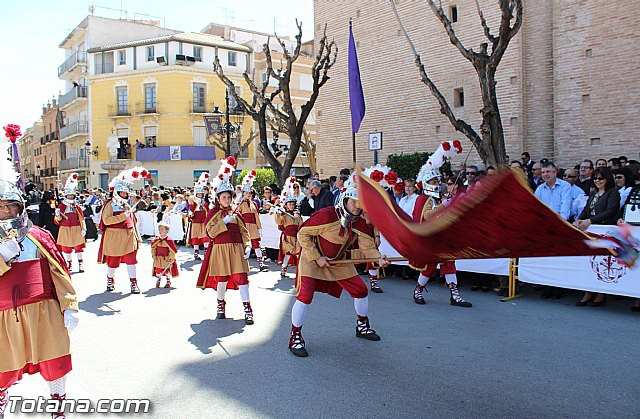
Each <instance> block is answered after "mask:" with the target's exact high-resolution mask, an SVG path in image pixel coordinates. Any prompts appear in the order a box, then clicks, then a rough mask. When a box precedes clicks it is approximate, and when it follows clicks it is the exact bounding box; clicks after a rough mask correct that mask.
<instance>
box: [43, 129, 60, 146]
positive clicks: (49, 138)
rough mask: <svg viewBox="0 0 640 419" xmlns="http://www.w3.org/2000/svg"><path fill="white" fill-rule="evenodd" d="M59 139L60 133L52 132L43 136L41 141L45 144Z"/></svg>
mask: <svg viewBox="0 0 640 419" xmlns="http://www.w3.org/2000/svg"><path fill="white" fill-rule="evenodd" d="M43 139H44V142H43ZM57 139H58V133H57V132H51V133H49V134H47V135H45V136H44V137H43V138H41V139H40V143H41V144H43V145H44V144H47V143H50V142H52V141H55V140H57Z"/></svg>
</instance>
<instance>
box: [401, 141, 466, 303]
mask: <svg viewBox="0 0 640 419" xmlns="http://www.w3.org/2000/svg"><path fill="white" fill-rule="evenodd" d="M458 149H459V150H460V151H461V146H458V147H456V146H455V145H454V144H453V143H452V142H445V143H443V144H441V145H440V147H438V150H436V152H435V153H433V154H432V155H431V156H430V157H429V160H427V162H426V163H425V164H424V165H423V166H422V167H421V168H420V172H419V173H418V177H417V178H416V182H417V185H418V188H421V189H422V194H421V195H420V196H419V197H418V198H417V199H416V203H415V206H414V208H413V219H414V220H416V221H420V222H422V221H424V219H425V218H427V215H428V213H429V211H432V210H434V209H435V208H436V207H437V206H438V205H440V204H442V195H441V194H442V193H444V192H445V190H446V186H444V187H443V186H441V185H440V171H439V170H438V169H439V168H440V166H442V164H443V163H444V159H445V158H447V157H449V156H451V155H453V154H455V153H456V152H458ZM411 265H412V267H414V268H415V269H417V270H419V271H420V276H419V277H418V283H417V284H416V288H415V289H414V291H413V300H414V302H415V303H416V304H425V303H426V302H425V300H424V297H423V292H424V291H425V287H426V285H427V281H428V280H429V278H432V277H434V276H435V273H436V268H437V265H438V264H437V263H429V264H427V265H426V266H416V264H415V263H413V264H411ZM440 273H441V274H444V277H445V279H446V281H447V284H448V285H449V292H450V293H451V298H450V303H451V305H452V306H458V307H471V306H472V304H471V303H470V302H468V301H465V300H464V299H463V298H462V297H461V296H460V290H459V289H458V278H457V276H456V264H455V261H452V260H450V261H446V262H443V263H441V264H440Z"/></svg>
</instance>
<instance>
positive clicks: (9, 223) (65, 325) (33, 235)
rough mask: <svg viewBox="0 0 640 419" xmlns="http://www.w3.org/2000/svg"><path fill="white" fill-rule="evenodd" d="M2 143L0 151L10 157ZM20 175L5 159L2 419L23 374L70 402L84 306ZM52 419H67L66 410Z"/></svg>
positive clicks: (1, 183) (0, 277)
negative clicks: (73, 335) (75, 339)
mask: <svg viewBox="0 0 640 419" xmlns="http://www.w3.org/2000/svg"><path fill="white" fill-rule="evenodd" d="M5 145H6V140H4V141H3V140H2V139H0V150H1V151H2V152H3V153H4V152H5V151H6V146H5ZM18 179H19V175H18V173H17V172H16V171H15V170H14V167H13V164H12V163H11V162H10V161H8V160H7V159H5V158H1V159H0V348H2V349H1V351H0V352H1V356H0V418H3V417H4V411H5V408H6V405H7V403H8V401H9V396H8V391H9V388H10V387H11V386H12V385H13V384H14V383H16V382H17V381H19V380H20V379H21V378H22V376H23V374H35V373H40V375H42V377H43V378H44V379H45V380H46V381H47V382H48V384H49V388H50V390H51V398H52V399H53V400H57V401H63V400H64V399H65V398H66V390H65V384H66V376H67V373H69V371H71V355H70V350H69V346H70V345H69V332H71V331H72V330H73V329H74V328H75V327H76V325H77V323H78V315H77V313H78V303H77V299H76V292H75V290H74V288H73V285H72V284H71V277H70V275H69V272H68V270H67V263H66V262H65V259H64V258H63V257H62V255H61V254H60V251H59V250H58V248H57V247H56V243H55V241H54V239H53V237H52V236H51V234H50V233H49V232H48V231H46V230H43V229H41V228H39V227H36V226H33V225H32V224H31V221H30V220H29V218H28V216H27V212H26V209H25V207H26V205H25V202H24V201H23V197H22V191H21V190H20V189H19V188H18V186H17V181H18ZM52 417H53V418H56V419H63V418H64V417H65V415H64V412H63V411H62V410H57V411H56V412H53V413H52Z"/></svg>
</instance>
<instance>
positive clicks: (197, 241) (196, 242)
mask: <svg viewBox="0 0 640 419" xmlns="http://www.w3.org/2000/svg"><path fill="white" fill-rule="evenodd" d="M210 241H211V239H209V238H208V237H194V238H192V239H189V242H190V243H191V245H192V246H204V244H205V243H209V242H210Z"/></svg>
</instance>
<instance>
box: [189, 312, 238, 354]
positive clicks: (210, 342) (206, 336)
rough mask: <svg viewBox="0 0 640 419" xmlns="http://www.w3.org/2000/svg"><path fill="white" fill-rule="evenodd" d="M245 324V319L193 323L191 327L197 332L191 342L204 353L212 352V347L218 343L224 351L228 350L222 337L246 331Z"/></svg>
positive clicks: (209, 320) (208, 320) (210, 320)
mask: <svg viewBox="0 0 640 419" xmlns="http://www.w3.org/2000/svg"><path fill="white" fill-rule="evenodd" d="M244 326H245V324H244V320H234V319H223V320H212V319H207V320H203V321H201V322H200V323H198V324H192V325H191V329H192V330H193V332H194V333H195V334H194V335H193V336H191V337H190V338H189V343H191V344H192V345H193V346H195V347H196V348H197V349H198V350H199V351H200V352H202V353H203V354H210V353H211V349H212V348H213V347H214V346H216V345H219V346H220V348H222V350H223V351H225V352H227V350H226V349H225V348H224V346H222V343H220V339H222V338H224V337H227V336H231V335H234V334H236V333H242V332H244Z"/></svg>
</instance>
